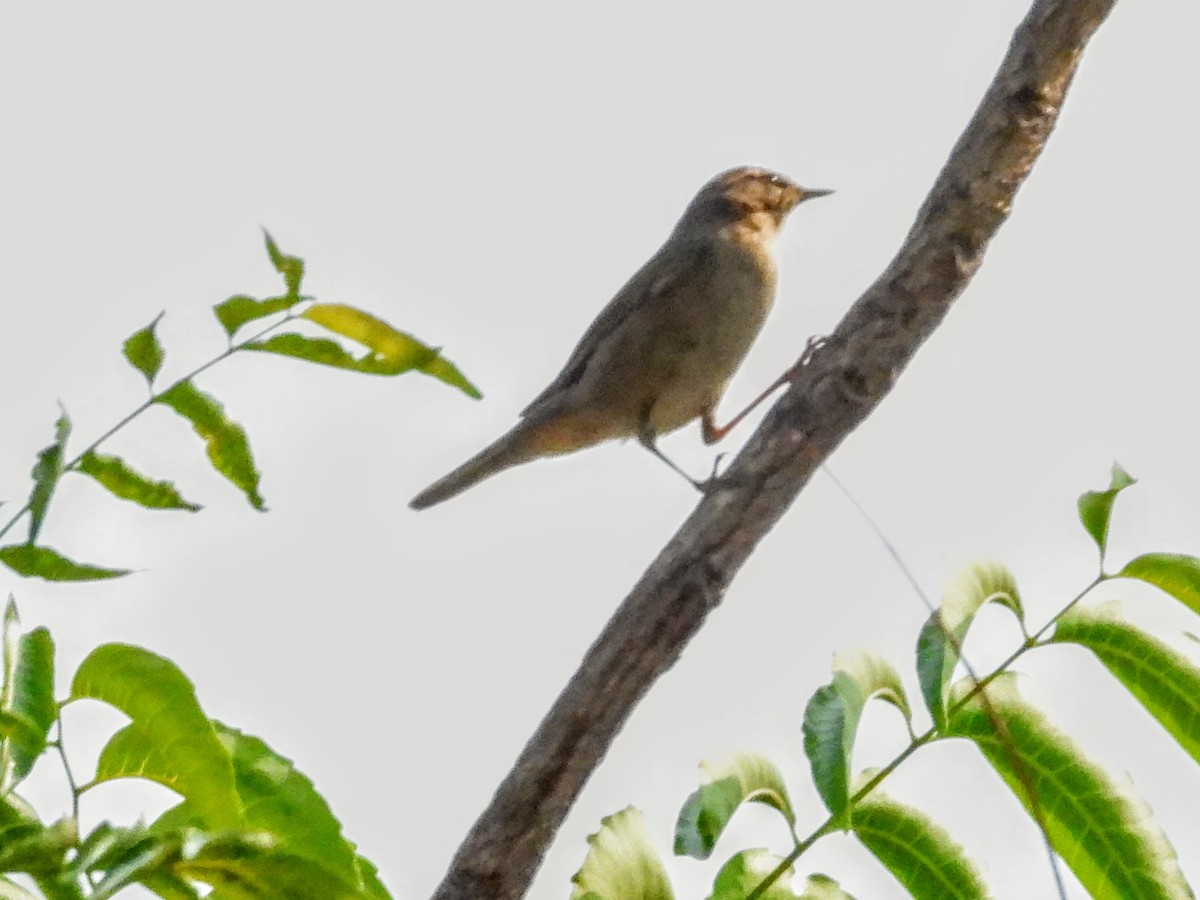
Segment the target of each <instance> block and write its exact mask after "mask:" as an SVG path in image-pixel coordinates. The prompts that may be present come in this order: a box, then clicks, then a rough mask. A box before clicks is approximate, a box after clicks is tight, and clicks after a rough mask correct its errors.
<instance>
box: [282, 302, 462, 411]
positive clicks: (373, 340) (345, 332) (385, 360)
mask: <svg viewBox="0 0 1200 900" xmlns="http://www.w3.org/2000/svg"><path fill="white" fill-rule="evenodd" d="M303 317H304V318H306V319H308V320H309V321H311V322H315V323H316V324H318V325H320V326H321V327H322V328H325V329H328V330H329V331H332V332H333V333H334V334H337V335H341V336H342V337H344V338H349V339H350V340H352V341H354V342H356V343H358V344H361V345H362V346H364V347H366V348H367V349H368V350H369V351H370V353H369V354H368V355H367V356H366V357H363V358H362V359H360V360H357V361H356V362H355V365H353V366H343V367H344V368H356V369H357V371H362V372H371V373H372V374H379V375H395V374H398V373H400V372H407V371H409V370H411V369H416V370H417V371H419V372H423V373H425V374H426V375H429V376H432V377H433V378H437V379H438V380H440V381H443V382H445V383H446V384H449V385H451V386H452V387H456V388H458V389H459V390H461V391H462V392H463V393H465V394H466V395H467V396H469V397H474V398H475V399H479V398H480V397H481V396H483V395H482V394H480V393H479V389H478V388H476V387H475V385H473V384H471V382H469V381H468V380H467V379H466V377H465V376H463V374H462V372H460V371H459V370H458V369H457V368H456V367H455V366H454V364H453V363H451V362H450V361H449V360H447V359H445V358H444V357H443V356H441V351H440V350H438V349H437V348H436V347H430V346H429V345H428V344H425V343H423V342H421V341H419V340H417V339H416V338H415V337H413V336H412V335H411V334H406V333H405V332H403V331H399V330H397V329H395V328H393V327H392V326H391V325H389V324H388V323H387V322H385V321H383V320H382V319H379V318H376V317H375V316H373V315H371V314H370V313H367V312H363V311H362V310H361V309H355V308H354V307H353V306H346V305H344V304H341V303H316V304H313V305H312V306H310V307H309V308H308V309H306V310H305V311H304V313H303ZM297 337H299V335H297ZM268 343H269V342H268ZM335 346H336V345H335ZM271 352H276V353H278V352H288V355H298V354H296V353H292V352H289V351H284V350H275V349H272V351H271ZM328 352H329V351H328V350H323V351H320V353H326V354H327V353H328ZM346 356H347V357H349V358H350V359H353V357H350V355H349V354H346ZM302 358H305V359H307V358H309V357H302ZM312 361H313V362H321V363H323V364H325V365H338V364H337V363H333V362H329V361H326V360H325V359H321V358H312Z"/></svg>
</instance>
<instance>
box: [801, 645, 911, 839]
mask: <svg viewBox="0 0 1200 900" xmlns="http://www.w3.org/2000/svg"><path fill="white" fill-rule="evenodd" d="M872 697H879V698H880V699H881V700H885V701H886V702H888V703H891V704H892V705H893V706H895V707H896V708H897V709H899V710H900V711H901V712H902V713H904V716H905V718H906V719H907V718H908V717H909V712H908V701H907V699H906V698H905V696H904V688H903V686H902V685H901V682H900V677H899V675H897V674H896V670H895V669H894V668H893V667H892V665H891V664H890V663H888V662H887V661H886V660H884V659H882V658H881V657H878V656H875V655H873V654H868V653H862V652H856V653H852V654H842V655H839V656H837V657H835V658H834V672H833V681H832V682H831V683H829V684H828V685H826V686H825V687H822V688H819V689H818V690H817V692H816V693H814V694H813V696H812V699H810V700H809V701H808V706H807V707H806V708H805V710H804V752H805V754H806V755H807V756H808V761H809V764H810V765H811V766H812V773H813V783H814V784H815V785H816V787H817V793H819V794H820V795H821V799H822V800H824V801H825V806H826V807H827V808H828V809H829V812H830V813H831V814H832V816H833V821H834V825H836V826H837V827H839V828H841V829H846V828H849V827H850V764H851V755H852V753H853V750H854V739H855V736H856V735H857V733H858V723H859V720H860V719H861V718H862V712H863V707H864V706H865V705H866V702H867V701H868V700H870V699H871V698H872Z"/></svg>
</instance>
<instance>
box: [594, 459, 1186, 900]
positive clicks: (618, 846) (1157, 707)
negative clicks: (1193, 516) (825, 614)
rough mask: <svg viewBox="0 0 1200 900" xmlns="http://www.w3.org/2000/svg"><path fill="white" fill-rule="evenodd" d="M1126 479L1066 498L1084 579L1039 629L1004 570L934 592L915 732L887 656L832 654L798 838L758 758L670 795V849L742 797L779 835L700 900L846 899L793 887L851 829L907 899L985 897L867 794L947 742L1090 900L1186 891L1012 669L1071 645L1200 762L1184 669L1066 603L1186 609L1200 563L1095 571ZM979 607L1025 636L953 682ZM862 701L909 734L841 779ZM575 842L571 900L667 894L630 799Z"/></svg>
mask: <svg viewBox="0 0 1200 900" xmlns="http://www.w3.org/2000/svg"><path fill="white" fill-rule="evenodd" d="M1132 484H1134V480H1133V479H1132V478H1131V477H1130V476H1129V475H1128V474H1127V473H1126V472H1125V471H1124V470H1123V469H1121V468H1120V467H1119V466H1114V468H1113V475H1112V479H1111V483H1110V485H1109V487H1108V488H1107V489H1105V490H1102V491H1089V492H1088V493H1086V494H1084V495H1083V496H1082V497H1080V498H1079V502H1078V509H1079V517H1080V520H1081V522H1082V524H1083V526H1084V528H1085V530H1086V531H1087V533H1088V534H1089V535H1090V536H1091V538H1092V539H1093V541H1094V542H1095V544H1096V547H1097V549H1098V550H1099V561H1100V565H1099V573H1098V574H1097V575H1096V577H1095V578H1094V579H1093V580H1092V582H1091V583H1090V584H1089V585H1088V586H1087V587H1086V588H1084V589H1083V590H1082V591H1081V592H1080V593H1079V594H1078V595H1077V596H1076V597H1075V598H1074V599H1072V600H1071V601H1070V602H1069V603H1067V604H1066V605H1065V606H1064V607H1063V609H1062V610H1061V611H1060V612H1059V613H1058V614H1057V615H1056V616H1054V618H1053V619H1052V620H1051V621H1050V622H1048V623H1047V624H1046V625H1045V626H1044V627H1042V628H1041V629H1039V630H1038V631H1037V632H1035V633H1033V634H1030V633H1029V632H1028V631H1027V630H1026V626H1025V614H1024V607H1023V605H1022V601H1021V595H1020V592H1019V590H1018V588H1017V583H1016V579H1015V577H1014V576H1013V574H1012V573H1011V572H1010V571H1009V570H1008V569H1007V568H1005V567H1004V566H1003V565H1000V564H999V563H994V562H987V563H978V564H976V565H973V566H971V567H970V568H969V569H967V571H965V572H964V573H962V575H960V576H959V578H958V579H957V580H956V581H955V582H954V583H952V584H951V585H950V587H949V588H948V589H947V590H946V592H945V595H944V596H943V598H942V601H941V603H940V605H939V607H938V609H937V610H936V611H935V612H934V613H933V614H932V615H931V616H930V618H929V620H928V621H927V622H926V623H925V624H924V626H923V627H922V629H921V631H920V634H919V636H918V640H917V647H916V659H915V663H916V674H917V682H918V685H919V688H920V697H921V699H922V700H923V701H924V705H925V708H926V710H927V712H928V715H929V719H930V722H931V724H930V725H929V727H928V728H927V729H926V730H925V731H923V732H921V733H920V734H918V733H916V732H915V731H914V725H913V720H914V716H913V712H912V708H911V706H910V704H909V701H908V697H907V693H906V691H905V688H904V685H903V681H902V679H901V677H900V675H899V673H898V671H897V670H896V669H895V668H894V667H893V666H892V665H891V663H889V662H888V661H887V660H885V659H883V658H882V657H879V656H876V655H873V654H869V653H865V652H861V651H859V652H854V653H848V654H841V655H839V656H838V657H836V658H835V660H834V665H833V679H832V680H831V681H830V683H829V684H827V685H825V686H823V687H821V688H819V689H818V690H817V691H816V692H815V693H814V694H813V695H812V697H811V698H810V700H809V701H808V704H807V707H806V709H805V713H804V724H803V745H804V752H805V755H806V756H807V757H808V762H809V766H810V768H811V772H812V779H813V782H814V785H815V786H816V789H817V793H818V794H819V796H820V797H821V800H822V801H823V803H824V804H825V807H826V810H827V813H828V815H827V817H826V818H825V820H824V821H823V822H821V823H820V824H818V825H817V826H816V827H815V828H814V829H813V830H812V832H811V833H810V834H809V835H808V837H806V838H804V839H800V838H799V837H798V836H797V833H796V824H797V812H796V810H795V809H794V807H793V804H792V801H791V798H790V794H789V792H788V789H787V786H786V783H785V781H784V778H783V775H782V773H781V772H780V770H779V768H778V767H777V766H776V765H775V764H774V763H773V762H772V761H770V760H769V759H766V758H765V757H762V756H760V755H758V754H753V753H743V754H739V755H737V756H735V757H734V758H732V759H730V760H727V761H725V762H724V763H722V764H720V765H716V766H714V765H708V764H705V765H702V767H701V768H702V780H701V784H700V787H699V788H698V789H697V790H696V792H695V793H693V794H692V795H691V796H690V797H689V798H688V799H687V800H686V801H685V803H684V804H683V808H682V810H681V811H680V814H679V819H678V823H677V825H676V828H675V853H676V854H677V855H681V856H691V857H694V858H696V859H702V860H703V859H707V858H708V857H709V856H710V855H711V854H712V853H713V851H714V849H715V847H716V844H717V841H718V839H719V838H720V836H721V834H722V832H723V831H724V830H725V827H726V825H728V823H729V821H730V819H731V818H732V817H733V815H734V813H735V812H736V810H737V809H738V808H739V807H741V806H742V805H743V804H745V803H761V804H765V805H767V806H769V807H770V808H772V809H774V810H775V811H776V812H777V813H778V814H779V815H780V817H781V818H782V819H783V821H784V823H785V824H786V826H787V831H788V834H789V835H790V837H791V840H792V843H793V850H792V851H791V852H790V853H788V854H787V855H786V856H782V857H781V856H778V855H776V854H772V853H770V852H768V851H767V850H765V849H748V850H741V851H739V852H737V853H735V854H734V855H733V856H732V857H730V858H729V859H728V860H727V861H726V862H725V863H724V865H723V866H722V867H721V869H720V870H719V871H718V873H717V875H716V877H715V879H714V881H713V890H712V892H711V894H709V900H799V898H804V900H815V898H845V897H848V896H849V895H848V894H847V893H845V892H844V891H843V889H842V888H841V887H840V885H838V884H837V882H835V881H833V880H832V879H830V878H829V877H828V876H825V875H820V874H813V875H810V876H808V878H807V880H806V881H805V882H804V883H803V884H799V885H798V884H797V883H796V881H797V874H796V869H795V867H796V863H797V862H798V861H799V860H800V858H801V857H802V856H803V855H804V854H805V853H806V852H807V851H808V850H809V849H810V848H811V847H812V846H813V845H814V844H815V843H816V842H817V841H818V840H820V839H821V838H822V837H824V836H825V835H828V834H831V833H834V832H848V833H850V834H852V835H853V836H854V837H855V838H857V840H858V841H859V843H860V844H861V845H862V847H863V848H864V849H865V850H866V851H867V852H868V853H870V854H871V855H873V856H874V857H875V858H876V859H877V860H878V861H879V862H880V863H882V865H883V866H884V867H885V868H886V869H887V870H888V871H889V872H890V873H891V874H892V875H893V877H895V879H896V880H897V882H898V883H899V884H900V885H901V886H902V887H903V888H904V889H905V890H906V891H907V892H908V893H909V894H910V895H911V896H913V897H916V898H922V900H924V898H929V900H934V898H937V900H941V898H962V900H978V898H987V897H991V896H992V893H991V891H990V890H989V888H988V886H987V884H986V881H985V879H984V877H983V875H982V872H981V869H980V867H979V865H978V864H977V863H976V862H975V861H974V860H973V859H972V858H971V857H970V856H969V855H968V854H967V852H966V851H965V850H964V848H963V847H962V846H961V845H960V844H959V843H958V841H956V840H955V838H954V837H953V835H952V834H951V833H950V832H949V831H948V830H947V829H946V828H944V827H943V826H942V825H940V824H938V823H937V822H936V821H934V820H933V818H932V817H930V816H929V815H928V814H927V813H925V812H924V811H923V810H921V809H920V808H919V806H917V805H913V804H909V803H904V802H900V801H898V800H896V799H894V798H892V797H889V796H888V795H887V794H885V793H884V792H883V791H882V789H881V787H880V785H881V784H882V783H883V782H884V781H885V780H886V778H887V777H888V775H890V774H891V773H892V772H893V771H894V770H895V769H896V768H897V767H898V766H900V765H901V764H902V763H903V762H904V761H905V760H906V759H908V758H909V757H910V756H912V755H913V754H914V753H916V752H917V751H918V750H920V749H921V748H922V747H924V746H926V745H928V744H931V743H934V742H936V741H945V740H959V741H967V742H969V743H970V744H972V745H973V746H975V747H976V748H977V749H978V750H979V752H980V754H981V755H982V757H983V759H984V761H985V762H986V763H987V764H988V765H989V766H990V768H991V769H992V771H993V772H994V773H995V774H996V775H997V776H998V777H999V778H1000V780H1001V781H1002V782H1003V783H1004V784H1005V785H1006V786H1007V787H1008V788H1009V790H1011V791H1012V793H1013V794H1014V795H1015V796H1016V798H1017V799H1018V800H1019V802H1020V803H1021V805H1022V807H1023V808H1024V810H1025V811H1026V813H1027V814H1028V816H1029V818H1030V819H1031V821H1032V822H1033V824H1034V825H1035V826H1036V827H1037V828H1039V829H1040V830H1041V832H1042V833H1043V835H1044V837H1045V839H1046V843H1047V845H1048V847H1050V848H1051V849H1052V851H1053V853H1054V854H1055V855H1056V857H1057V858H1058V859H1060V860H1062V862H1063V863H1065V864H1066V865H1067V866H1068V867H1069V868H1070V869H1071V871H1072V872H1073V873H1074V874H1075V876H1076V877H1077V878H1078V879H1079V881H1080V883H1081V884H1082V885H1083V886H1084V887H1085V888H1086V889H1087V890H1088V892H1089V893H1090V895H1091V896H1093V897H1098V898H1139V900H1153V898H1163V900H1167V898H1181V897H1191V896H1194V895H1193V891H1192V888H1191V886H1190V885H1189V884H1188V883H1187V882H1186V881H1185V879H1184V877H1183V874H1182V872H1181V871H1180V868H1179V864H1178V859H1177V856H1176V853H1175V849H1174V847H1173V846H1172V845H1171V843H1170V841H1169V840H1168V838H1167V836H1166V834H1165V833H1164V832H1163V831H1162V829H1161V828H1160V827H1159V826H1158V824H1157V823H1156V822H1155V821H1154V819H1153V817H1152V815H1151V813H1150V810H1149V807H1148V806H1147V805H1146V803H1145V802H1144V801H1143V800H1142V799H1141V798H1140V797H1138V796H1137V795H1136V794H1135V793H1134V792H1133V791H1132V789H1131V787H1130V786H1129V784H1128V783H1127V782H1126V781H1125V780H1124V779H1122V778H1118V777H1115V776H1114V775H1113V774H1111V773H1109V772H1107V771H1105V770H1104V768H1103V767H1101V766H1100V765H1098V764H1097V763H1095V762H1094V761H1092V760H1091V759H1090V758H1089V757H1088V755H1087V754H1086V753H1085V752H1084V750H1083V749H1082V748H1081V747H1080V746H1079V745H1078V744H1077V743H1076V742H1075V741H1074V740H1073V739H1072V738H1071V737H1070V736H1069V735H1068V734H1066V733H1065V732H1064V731H1062V730H1061V729H1059V728H1058V727H1057V726H1056V725H1055V724H1054V723H1053V722H1052V721H1051V720H1050V718H1049V717H1048V716H1047V715H1046V714H1045V713H1044V712H1043V711H1041V710H1040V709H1038V708H1037V707H1035V706H1034V705H1033V704H1032V703H1030V702H1029V701H1028V700H1027V699H1025V698H1024V697H1023V696H1022V695H1021V693H1020V692H1019V691H1018V689H1017V681H1016V675H1015V673H1014V672H1013V670H1012V666H1013V664H1014V663H1015V662H1016V661H1017V660H1018V659H1019V658H1020V657H1022V656H1023V655H1024V654H1026V653H1028V652H1032V651H1035V650H1037V651H1044V650H1048V649H1049V648H1051V647H1054V646H1057V645H1060V644H1074V645H1077V646H1080V647H1083V648H1084V649H1086V650H1088V651H1089V652H1090V653H1092V654H1093V655H1094V656H1095V658H1096V659H1097V660H1098V661H1099V662H1100V663H1101V664H1102V665H1103V666H1104V668H1105V669H1106V670H1107V671H1108V673H1109V674H1110V675H1111V676H1112V677H1113V678H1115V679H1116V680H1117V682H1118V683H1119V684H1121V685H1122V686H1123V687H1124V688H1125V689H1126V690H1128V691H1129V693H1130V694H1131V695H1132V696H1133V697H1134V698H1135V699H1136V700H1137V701H1138V702H1139V703H1140V704H1141V705H1142V706H1143V707H1144V708H1145V709H1146V710H1147V711H1148V712H1149V713H1150V714H1151V715H1152V716H1153V717H1154V718H1155V719H1156V720H1157V721H1158V723H1159V724H1160V725H1161V727H1162V729H1163V731H1164V732H1165V734H1166V736H1168V737H1169V738H1171V739H1173V740H1174V741H1175V742H1177V743H1178V744H1179V745H1180V746H1181V747H1182V748H1183V749H1184V750H1185V751H1186V752H1187V753H1188V754H1189V755H1190V756H1191V757H1192V758H1193V759H1194V760H1195V761H1196V762H1197V763H1200V666H1197V665H1196V663H1194V662H1193V661H1192V660H1190V659H1188V658H1187V657H1186V656H1184V655H1183V654H1181V653H1179V652H1177V651H1175V650H1174V649H1172V648H1171V647H1170V646H1169V645H1168V644H1167V643H1166V642H1164V641H1163V640H1162V639H1161V638H1159V637H1156V636H1154V635H1152V634H1150V633H1148V632H1146V631H1145V630H1143V629H1141V628H1139V627H1138V626H1137V625H1134V624H1133V623H1131V622H1130V621H1128V620H1127V619H1126V618H1125V617H1124V616H1123V615H1122V614H1121V612H1120V609H1119V607H1118V605H1117V603H1116V602H1115V601H1110V602H1106V603H1100V604H1089V603H1084V602H1082V601H1084V599H1085V598H1086V597H1087V596H1088V595H1089V594H1090V593H1091V592H1092V591H1093V590H1094V589H1095V588H1096V587H1097V586H1098V585H1101V584H1108V583H1109V582H1115V581H1120V580H1133V581H1140V582H1143V583H1146V584H1150V585H1153V586H1155V587H1157V588H1159V589H1160V590H1162V591H1164V592H1165V593H1167V594H1168V595H1170V596H1171V597H1173V598H1175V599H1176V600H1178V601H1179V602H1180V603H1182V604H1184V605H1185V606H1186V607H1187V608H1188V609H1189V610H1191V611H1192V612H1193V613H1196V614H1197V615H1200V558H1197V557H1193V556H1184V555H1179V554H1168V553H1146V554H1143V555H1140V556H1138V557H1136V558H1134V559H1132V560H1130V561H1129V562H1127V563H1126V564H1125V565H1124V566H1122V567H1121V568H1120V569H1119V570H1118V571H1116V572H1112V573H1110V572H1108V571H1106V570H1105V566H1104V563H1105V558H1106V555H1107V550H1108V530H1109V524H1110V520H1111V516H1112V510H1113V505H1114V501H1115V500H1116V498H1117V496H1118V495H1119V494H1120V493H1121V492H1122V491H1124V490H1125V489H1127V488H1128V487H1130V486H1131V485H1132ZM989 603H995V604H998V605H999V606H1001V607H1003V608H1005V609H1007V610H1008V611H1009V612H1010V613H1011V614H1012V615H1013V616H1014V618H1015V619H1016V620H1017V622H1018V624H1019V625H1020V627H1021V630H1022V633H1023V634H1024V635H1025V639H1024V641H1023V642H1022V644H1021V646H1020V647H1018V648H1017V649H1016V650H1015V651H1014V652H1013V653H1012V654H1011V655H1010V656H1009V657H1008V659H1006V660H1005V662H1004V663H1002V664H1001V665H1000V666H998V667H997V668H996V669H995V670H993V671H992V672H990V673H988V674H987V675H985V676H982V677H974V675H973V673H972V674H968V675H965V676H963V677H959V678H957V679H956V678H955V675H956V673H957V672H958V671H959V669H960V668H962V667H963V666H964V663H965V661H964V659H963V656H962V646H963V642H964V640H965V639H966V637H967V634H968V632H969V631H970V629H971V627H972V625H973V623H974V620H975V617H976V615H977V614H978V612H979V611H980V610H981V609H982V608H983V607H984V606H985V605H987V604H989ZM968 672H971V670H970V669H969V668H968ZM872 700H881V701H883V702H885V703H887V704H889V705H891V706H892V707H894V708H895V709H897V710H898V711H899V712H900V713H901V715H902V716H903V718H904V721H905V724H906V726H907V728H908V734H909V738H910V740H909V743H908V745H907V746H906V747H905V749H904V750H903V751H902V752H901V753H900V754H899V755H898V756H897V757H896V758H895V759H894V760H893V761H892V762H891V763H889V764H888V765H887V766H885V767H884V768H882V769H877V770H866V771H861V772H856V771H855V769H854V767H853V764H852V760H853V752H854V745H855V739H856V736H857V733H858V727H859V723H860V721H861V719H862V716H863V714H864V713H865V711H866V709H867V707H868V705H869V704H870V702H871V701H872ZM589 843H590V844H591V849H590V850H589V852H588V854H587V858H586V859H585V861H584V864H583V867H582V868H581V869H580V870H579V872H578V873H577V874H576V875H575V878H574V879H573V882H574V891H573V893H572V900H669V898H672V897H673V896H674V895H673V893H672V890H671V886H670V881H669V879H668V877H667V874H666V871H665V868H664V867H663V864H662V861H661V860H660V858H659V857H658V855H657V853H656V852H655V851H654V849H653V846H652V843H651V842H650V840H649V839H648V837H647V835H646V833H645V826H644V824H643V822H642V819H641V815H640V813H638V812H637V810H635V809H633V808H628V809H626V810H623V811H622V812H620V813H617V814H616V815H614V816H610V817H609V818H607V819H605V820H604V821H603V822H602V824H601V829H600V831H599V832H598V833H597V834H596V835H593V836H592V838H590V839H589Z"/></svg>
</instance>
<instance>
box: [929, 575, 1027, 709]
mask: <svg viewBox="0 0 1200 900" xmlns="http://www.w3.org/2000/svg"><path fill="white" fill-rule="evenodd" d="M988 603H999V604H1000V605H1001V606H1003V607H1005V608H1006V609H1009V610H1011V611H1012V613H1013V615H1015V616H1016V617H1017V621H1018V622H1020V623H1021V624H1022V626H1023V625H1024V622H1025V611H1024V609H1023V608H1022V606H1021V594H1020V592H1019V591H1018V590H1017V580H1016V578H1015V577H1014V576H1013V574H1012V572H1010V571H1009V569H1008V568H1007V567H1006V566H1004V565H1003V564H1001V563H998V562H995V561H992V560H987V561H983V562H977V563H974V564H972V565H970V566H968V567H967V568H966V569H964V570H963V571H962V572H961V573H960V574H959V575H958V576H957V577H956V578H955V579H954V581H952V582H951V583H950V584H949V585H948V586H947V587H946V590H945V591H943V593H942V602H941V604H939V606H938V611H937V612H936V613H934V614H933V615H932V616H930V617H929V619H928V620H927V621H926V622H925V625H924V627H922V629H921V634H920V635H919V636H918V638H917V678H918V680H919V681H920V682H921V696H922V697H923V698H924V700H925V706H926V707H927V708H928V709H929V714H930V715H931V716H932V717H933V721H934V723H935V724H937V726H938V727H939V728H941V727H943V726H945V724H946V691H947V689H948V687H949V685H950V679H951V678H953V677H954V669H955V667H956V666H957V665H958V661H959V658H960V652H961V650H962V645H963V641H965V640H966V637H967V632H968V631H969V630H970V628H971V625H972V624H973V623H974V621H975V616H976V615H977V614H978V613H979V610H980V609H982V608H983V607H984V606H985V605H987V604H988Z"/></svg>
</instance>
